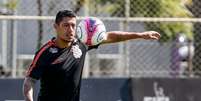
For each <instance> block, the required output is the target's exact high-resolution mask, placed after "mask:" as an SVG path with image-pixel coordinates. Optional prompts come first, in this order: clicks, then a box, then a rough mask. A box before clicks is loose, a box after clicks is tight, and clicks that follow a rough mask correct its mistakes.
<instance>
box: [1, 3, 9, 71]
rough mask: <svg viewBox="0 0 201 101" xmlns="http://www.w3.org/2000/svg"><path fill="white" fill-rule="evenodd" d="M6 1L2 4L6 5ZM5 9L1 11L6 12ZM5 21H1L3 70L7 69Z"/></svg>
mask: <svg viewBox="0 0 201 101" xmlns="http://www.w3.org/2000/svg"><path fill="white" fill-rule="evenodd" d="M6 1H7V0H4V1H3V3H6ZM6 11H7V10H6V8H4V9H3V12H6ZM7 24H8V23H7V21H6V20H2V65H3V67H4V68H7V46H8V43H7Z"/></svg>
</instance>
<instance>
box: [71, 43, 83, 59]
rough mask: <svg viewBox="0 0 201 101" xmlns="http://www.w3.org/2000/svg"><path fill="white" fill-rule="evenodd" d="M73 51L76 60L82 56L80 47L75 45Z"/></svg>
mask: <svg viewBox="0 0 201 101" xmlns="http://www.w3.org/2000/svg"><path fill="white" fill-rule="evenodd" d="M71 51H72V53H73V56H74V57H75V58H80V57H81V56H82V51H81V50H80V48H79V46H78V45H73V46H72V48H71Z"/></svg>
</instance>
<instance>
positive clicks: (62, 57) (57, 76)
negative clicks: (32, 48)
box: [23, 10, 160, 101]
mask: <svg viewBox="0 0 201 101" xmlns="http://www.w3.org/2000/svg"><path fill="white" fill-rule="evenodd" d="M54 28H55V31H56V38H53V39H52V40H50V41H49V42H47V43H46V44H45V45H43V46H42V48H41V49H39V51H37V52H36V54H35V57H34V59H33V61H32V63H31V65H30V67H29V69H28V72H27V75H26V77H25V80H24V85H23V92H24V96H25V100H26V101H33V87H34V84H35V83H36V81H37V80H40V93H39V94H38V101H79V93H80V84H81V75H82V69H83V65H84V59H85V55H86V52H87V51H88V50H90V49H93V48H98V46H99V45H97V46H86V45H85V44H83V43H82V42H80V41H79V40H78V39H76V34H75V30H76V15H75V14H74V13H73V12H72V11H69V10H62V11H59V12H58V13H57V15H56V19H55V23H54ZM107 34H108V35H107V39H105V40H104V41H103V42H102V43H101V44H107V43H114V42H120V41H125V40H130V39H137V38H143V39H156V40H157V39H159V37H160V34H159V33H157V32H155V31H147V32H142V33H136V32H122V31H112V32H107ZM101 44H100V45H101Z"/></svg>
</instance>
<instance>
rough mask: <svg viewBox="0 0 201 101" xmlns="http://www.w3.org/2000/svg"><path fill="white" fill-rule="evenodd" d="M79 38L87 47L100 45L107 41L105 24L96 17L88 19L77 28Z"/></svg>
mask: <svg viewBox="0 0 201 101" xmlns="http://www.w3.org/2000/svg"><path fill="white" fill-rule="evenodd" d="M76 33H77V37H78V38H79V39H80V40H81V41H82V42H83V43H85V44H86V45H88V46H93V45H97V44H100V43H101V42H102V41H103V40H104V39H106V37H107V36H106V28H105V25H104V24H103V22H102V21H101V20H100V19H98V18H96V17H87V18H85V19H83V20H82V21H80V23H79V24H78V26H77V32H76Z"/></svg>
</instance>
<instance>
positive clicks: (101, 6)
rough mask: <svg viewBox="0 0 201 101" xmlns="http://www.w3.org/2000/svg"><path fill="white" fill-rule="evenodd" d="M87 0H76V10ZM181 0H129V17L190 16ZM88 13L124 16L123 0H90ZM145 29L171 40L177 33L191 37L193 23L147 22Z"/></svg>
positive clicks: (163, 38)
mask: <svg viewBox="0 0 201 101" xmlns="http://www.w3.org/2000/svg"><path fill="white" fill-rule="evenodd" d="M86 1H87V0H78V2H77V4H78V5H79V6H76V7H77V8H76V11H77V10H79V9H80V7H81V6H83V4H84V3H85V2H86ZM186 1H189V0H186ZM185 4H186V2H183V0H130V17H188V18H189V17H192V14H191V12H190V11H189V10H188V9H187V8H186V5H185ZM88 7H89V9H90V11H89V14H90V15H99V14H101V15H102V16H105V15H107V16H117V17H125V0H90V5H88ZM145 28H146V29H147V30H156V31H159V32H160V33H161V34H162V38H161V41H163V42H166V41H169V40H173V39H174V38H175V37H176V35H177V34H178V33H183V34H186V35H187V37H188V38H189V39H193V25H192V24H191V23H180V22H172V23H167V22H161V23H159V22H151V23H150V22H149V23H145Z"/></svg>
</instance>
